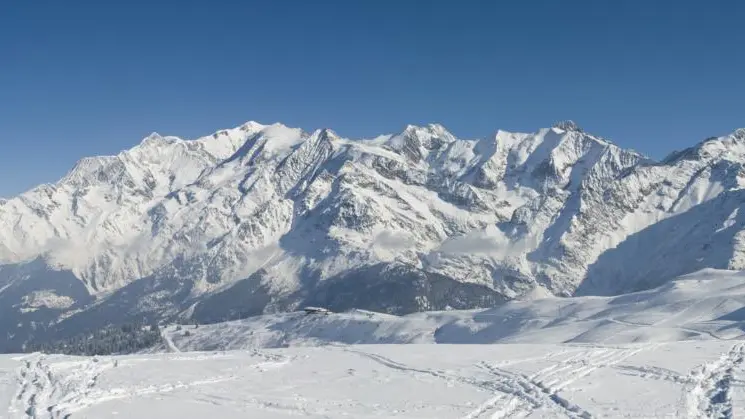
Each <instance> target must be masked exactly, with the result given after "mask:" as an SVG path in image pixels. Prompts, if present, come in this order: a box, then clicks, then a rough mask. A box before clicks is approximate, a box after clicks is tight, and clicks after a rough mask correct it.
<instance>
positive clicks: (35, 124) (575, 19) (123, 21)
mask: <svg viewBox="0 0 745 419" xmlns="http://www.w3.org/2000/svg"><path fill="white" fill-rule="evenodd" d="M743 22H745V2H743V1H739V0H731V1H728V0H721V1H685V0H681V1H672V0H668V1H665V0H655V1H648V0H629V1H604V0H572V1H556V0H546V1H538V0H527V1H497V0H490V1H478V0H463V1H455V0H452V1H445V0H355V1H349V0H338V1H334V0H317V1H308V0H293V1H290V0H266V1H249V0H203V1H190V0H172V1H168V0H148V1H146V0H128V1H100V0H87V1H86V0H0V196H5V197H7V196H10V195H13V194H16V193H19V192H21V191H23V190H26V189H28V188H30V187H32V186H34V185H36V184H39V183H43V182H54V181H56V180H57V179H59V178H60V177H61V176H62V175H64V173H65V172H66V171H67V170H69V169H70V168H71V167H72V166H73V165H74V163H75V162H76V161H77V160H78V159H79V158H81V157H84V156H89V155H99V154H114V153H117V152H119V151H120V150H122V149H125V148H130V147H132V146H134V145H135V144H137V143H139V142H140V141H141V139H142V138H143V137H144V136H146V135H148V134H149V133H151V132H153V131H157V132H159V133H161V134H168V135H178V136H181V137H184V138H195V137H198V136H202V135H207V134H210V133H212V132H214V131H216V130H218V129H221V128H228V127H233V126H237V125H240V124H241V123H243V122H245V121H248V120H256V121H259V122H262V123H272V122H277V121H279V122H283V123H285V124H286V125H290V126H297V127H302V128H305V129H307V130H312V129H315V128H321V127H330V128H333V129H334V130H335V131H337V132H338V133H339V134H340V135H343V136H348V137H367V136H373V135H377V134H382V133H390V132H396V131H399V130H401V129H402V128H403V127H404V126H405V125H406V124H408V123H413V124H423V123H428V122H439V123H442V124H443V125H445V126H446V127H448V129H450V130H451V131H452V132H453V133H454V134H456V135H457V136H460V137H466V138H475V137H484V136H488V135H492V134H493V132H495V131H496V130H497V129H506V130H515V131H516V130H520V131H535V130H536V129H538V128H540V127H546V126H550V125H551V124H553V123H554V122H556V121H558V120H563V119H573V120H575V121H576V122H577V123H578V124H579V125H580V126H582V127H583V128H585V130H586V131H589V132H592V133H596V134H598V135H601V136H604V137H607V138H610V139H612V140H614V141H615V142H616V143H617V144H619V145H621V146H625V147H632V148H635V149H637V150H639V151H641V152H644V153H646V154H648V155H650V156H652V157H658V158H659V157H663V156H664V155H666V154H667V153H668V152H669V151H672V150H673V149H679V148H683V147H688V146H690V145H693V144H694V143H696V142H698V141H700V140H702V139H703V138H705V137H708V136H713V135H723V134H726V133H729V132H731V131H733V130H734V129H736V128H738V127H743V126H745V99H744V98H745V30H743Z"/></svg>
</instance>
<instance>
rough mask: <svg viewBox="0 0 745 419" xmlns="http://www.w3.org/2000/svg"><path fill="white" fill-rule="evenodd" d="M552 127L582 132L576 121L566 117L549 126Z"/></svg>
mask: <svg viewBox="0 0 745 419" xmlns="http://www.w3.org/2000/svg"><path fill="white" fill-rule="evenodd" d="M551 127H552V128H556V129H560V130H562V131H577V132H582V128H580V127H579V125H577V123H576V122H574V121H572V120H570V119H567V120H565V121H559V122H557V123H555V124H553V125H552V126H551Z"/></svg>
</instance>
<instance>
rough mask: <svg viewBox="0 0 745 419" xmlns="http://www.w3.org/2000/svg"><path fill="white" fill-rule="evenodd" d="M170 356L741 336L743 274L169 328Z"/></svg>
mask: <svg viewBox="0 0 745 419" xmlns="http://www.w3.org/2000/svg"><path fill="white" fill-rule="evenodd" d="M163 333H164V336H165V339H164V341H167V342H170V343H171V344H170V345H169V348H167V349H169V350H171V351H181V350H183V351H212V350H234V349H257V348H280V347H285V346H318V345H334V344H423V343H439V344H493V343H541V344H546V343H552V344H558V343H585V344H589V343H604V344H622V343H634V342H674V341H683V340H735V339H743V338H745V273H742V272H738V273H735V272H731V271H715V270H710V269H708V270H704V271H701V272H697V273H695V274H691V275H687V276H684V277H682V278H680V279H678V280H676V281H672V282H669V283H667V284H665V285H663V286H661V287H658V288H655V289H652V290H648V291H640V292H637V293H631V294H626V295H622V296H619V297H572V298H556V297H547V298H538V299H534V300H527V301H511V302H509V303H506V304H504V305H501V306H500V307H497V308H493V309H487V310H470V311H445V312H425V313H416V314H410V315H406V316H393V315H389V314H382V313H375V312H370V311H363V310H354V311H350V312H343V313H333V314H328V315H324V314H305V313H303V312H294V313H283V314H274V315H264V316H257V317H252V318H248V319H243V320H236V321H230V322H224V323H216V324H206V325H198V326H196V325H184V326H176V325H171V326H169V327H167V328H165V329H164V332H163Z"/></svg>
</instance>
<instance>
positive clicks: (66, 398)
mask: <svg viewBox="0 0 745 419" xmlns="http://www.w3.org/2000/svg"><path fill="white" fill-rule="evenodd" d="M266 358H267V359H268V360H265V362H259V363H256V364H252V365H251V368H254V369H257V370H259V371H265V370H267V369H271V368H274V367H280V366H283V365H285V364H287V363H288V362H289V361H288V360H287V359H284V358H282V359H280V358H278V357H266ZM45 361H46V357H45V356H37V357H36V358H35V359H26V360H24V361H23V365H22V366H21V368H20V370H19V372H18V377H17V380H18V388H19V390H18V393H17V394H16V396H15V398H14V400H13V404H12V405H11V406H10V409H9V412H10V419H42V418H43V419H69V418H71V417H72V414H73V413H74V412H77V411H80V410H82V409H85V408H87V407H91V406H93V405H96V404H99V403H104V402H107V401H110V400H116V399H125V398H134V397H139V396H144V395H149V394H161V393H169V392H172V391H176V390H181V389H187V388H190V387H196V386H205V385H210V384H216V383H220V382H224V381H230V380H234V379H235V377H233V376H215V377H208V378H205V379H202V380H195V381H190V382H186V383H182V382H176V383H166V384H160V385H145V386H140V387H130V388H111V389H105V390H104V389H98V388H96V383H97V380H98V378H99V376H100V375H101V374H102V373H104V372H106V371H107V370H109V369H111V368H115V367H117V366H118V361H117V360H111V359H100V358H96V357H94V358H91V359H90V360H86V361H76V362H70V363H62V364H61V365H60V366H61V367H64V368H61V371H57V372H55V368H54V366H52V365H50V364H48V363H47V362H45Z"/></svg>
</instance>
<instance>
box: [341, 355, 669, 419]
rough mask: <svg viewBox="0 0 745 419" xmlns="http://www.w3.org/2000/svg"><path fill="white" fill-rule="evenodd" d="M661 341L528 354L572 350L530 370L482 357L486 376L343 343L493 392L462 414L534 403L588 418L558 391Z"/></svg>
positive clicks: (511, 411)
mask: <svg viewBox="0 0 745 419" xmlns="http://www.w3.org/2000/svg"><path fill="white" fill-rule="evenodd" d="M657 346H659V345H657V344H648V345H643V346H639V347H634V348H592V349H590V350H584V351H570V350H567V349H564V350H561V351H558V352H554V353H550V354H547V355H546V356H544V357H536V358H530V359H529V360H544V361H545V360H550V359H552V358H555V357H557V356H560V355H563V354H566V353H570V352H576V353H575V354H574V355H572V356H570V357H569V358H566V359H565V360H562V361H558V362H555V363H552V364H551V365H550V366H548V367H546V368H544V369H542V370H540V371H538V372H536V373H535V374H532V375H527V374H522V373H518V372H513V371H508V370H505V369H503V368H501V367H503V366H506V365H511V364H515V363H518V362H526V361H527V360H518V361H506V362H505V361H500V362H496V363H492V364H490V363H487V362H482V363H481V364H479V367H481V368H483V369H484V370H486V371H487V372H488V373H489V374H490V376H491V378H492V379H491V380H489V381H479V380H475V379H473V378H467V377H461V376H458V375H453V374H449V373H447V372H445V371H441V370H431V369H425V368H416V367H411V366H408V365H404V364H402V363H400V362H397V361H394V360H392V359H390V358H387V357H384V356H382V355H379V354H374V353H370V352H364V351H359V350H353V349H349V348H347V349H345V351H346V352H351V353H355V354H358V355H360V356H363V357H366V358H368V359H371V360H373V361H375V362H377V363H379V364H381V365H384V366H386V367H389V368H393V369H396V370H400V371H406V372H411V373H416V374H425V375H429V376H432V377H435V378H439V379H443V380H446V381H449V382H452V381H456V382H459V383H463V384H468V385H472V386H475V387H478V388H480V389H482V390H486V391H489V392H492V393H493V394H494V395H493V396H492V397H491V398H489V399H487V400H486V401H484V402H483V403H481V404H480V405H479V406H478V407H477V408H476V409H474V410H472V411H471V412H469V413H468V414H466V415H465V416H463V419H476V418H483V417H487V416H485V415H487V414H491V415H490V416H488V417H490V418H492V419H498V418H510V417H516V416H521V417H522V416H527V415H529V414H530V413H531V412H533V411H535V410H538V409H544V408H545V409H549V410H551V411H552V414H554V415H557V416H559V417H567V418H581V419H589V418H592V417H593V415H592V414H591V413H590V412H588V411H586V410H584V409H583V408H581V407H580V406H577V405H576V404H574V403H572V402H571V401H569V400H567V399H565V398H563V397H562V396H560V395H559V392H560V391H561V390H562V389H564V388H566V387H567V386H569V385H570V384H572V383H574V382H575V381H577V380H580V379H582V378H584V377H586V376H588V375H590V374H592V373H593V372H594V371H596V370H598V369H600V368H606V367H612V366H615V365H616V364H618V363H620V362H622V361H624V360H626V359H628V358H630V357H632V356H634V355H636V354H638V353H639V352H641V351H644V350H648V349H653V348H655V347H657Z"/></svg>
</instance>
